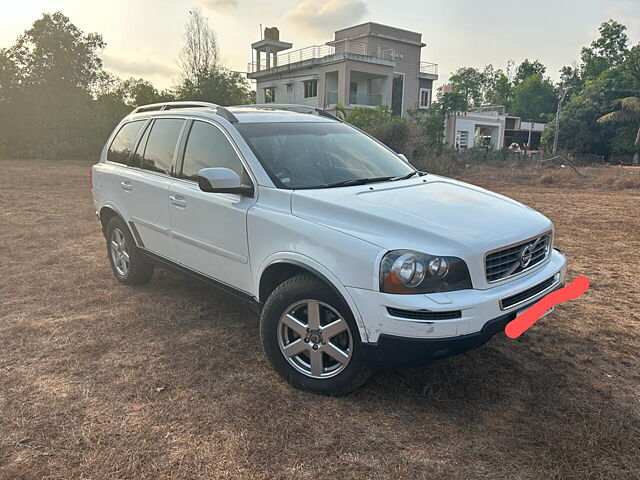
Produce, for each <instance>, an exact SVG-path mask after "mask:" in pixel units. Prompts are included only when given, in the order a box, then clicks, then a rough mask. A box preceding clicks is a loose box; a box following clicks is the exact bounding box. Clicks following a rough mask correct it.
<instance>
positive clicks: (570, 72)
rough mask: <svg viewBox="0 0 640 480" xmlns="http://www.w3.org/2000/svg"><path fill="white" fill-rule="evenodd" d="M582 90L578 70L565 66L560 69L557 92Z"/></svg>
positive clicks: (574, 67)
mask: <svg viewBox="0 0 640 480" xmlns="http://www.w3.org/2000/svg"><path fill="white" fill-rule="evenodd" d="M576 88H582V77H581V75H580V69H579V68H578V67H576V66H571V65H565V66H564V67H562V68H561V69H560V81H559V82H558V90H561V91H564V90H567V89H576Z"/></svg>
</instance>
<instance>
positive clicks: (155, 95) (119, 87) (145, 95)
mask: <svg viewBox="0 0 640 480" xmlns="http://www.w3.org/2000/svg"><path fill="white" fill-rule="evenodd" d="M114 90H115V91H114V93H115V94H116V96H117V98H118V99H119V100H120V101H121V102H122V103H124V104H125V105H127V106H130V107H132V108H133V107H137V106H139V105H148V104H150V103H158V102H168V101H171V100H173V96H172V95H171V94H170V93H169V92H159V91H158V89H157V88H156V87H154V86H153V84H152V83H151V82H149V81H148V80H144V79H142V78H128V79H126V80H117V81H116V87H115V89H114Z"/></svg>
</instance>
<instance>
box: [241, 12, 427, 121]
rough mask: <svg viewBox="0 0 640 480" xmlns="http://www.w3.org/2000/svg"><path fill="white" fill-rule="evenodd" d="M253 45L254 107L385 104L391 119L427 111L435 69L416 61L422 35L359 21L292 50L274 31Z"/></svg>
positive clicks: (250, 73)
mask: <svg viewBox="0 0 640 480" xmlns="http://www.w3.org/2000/svg"><path fill="white" fill-rule="evenodd" d="M264 33H265V35H264V39H262V40H260V41H259V42H255V43H253V44H252V45H251V46H252V48H253V50H255V61H253V62H252V63H250V64H249V66H248V74H247V76H248V77H249V78H250V79H252V80H255V81H256V83H257V85H256V103H297V104H304V105H309V106H313V107H319V108H323V109H325V110H328V111H335V109H336V106H337V105H342V106H344V107H345V108H346V109H347V110H351V109H353V108H355V107H375V106H377V105H387V106H389V107H391V109H392V110H393V112H394V113H395V114H396V115H402V116H404V115H405V114H406V113H407V112H408V111H409V110H417V109H421V108H428V107H429V105H430V104H431V97H432V92H433V81H434V80H437V79H438V66H437V65H436V64H434V63H429V62H423V61H421V60H420V58H421V51H422V47H424V46H425V44H424V43H422V35H421V34H420V33H416V32H410V31H408V30H402V29H400V28H395V27H389V26H386V25H380V24H378V23H372V22H368V23H363V24H362V25H357V26H355V27H349V28H345V29H342V30H338V31H336V32H335V36H334V40H332V41H330V42H327V43H326V44H324V45H313V46H310V47H306V48H303V49H300V50H291V48H292V46H293V45H292V44H291V43H288V42H283V41H280V38H279V32H278V29H277V28H266V29H265V32H264Z"/></svg>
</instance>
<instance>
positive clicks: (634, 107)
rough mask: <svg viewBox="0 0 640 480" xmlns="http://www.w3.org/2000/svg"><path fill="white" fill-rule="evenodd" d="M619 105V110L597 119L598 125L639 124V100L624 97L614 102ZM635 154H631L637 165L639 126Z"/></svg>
mask: <svg viewBox="0 0 640 480" xmlns="http://www.w3.org/2000/svg"><path fill="white" fill-rule="evenodd" d="M615 103H616V104H617V105H620V107H621V108H620V110H615V111H613V112H609V113H607V114H605V115H602V116H601V117H600V118H598V122H599V123H607V122H619V123H630V124H638V122H640V98H638V97H625V98H621V99H619V100H617V101H616V102H615ZM634 146H635V152H634V154H633V164H634V165H638V152H639V150H640V126H638V131H637V132H636V139H635V142H634Z"/></svg>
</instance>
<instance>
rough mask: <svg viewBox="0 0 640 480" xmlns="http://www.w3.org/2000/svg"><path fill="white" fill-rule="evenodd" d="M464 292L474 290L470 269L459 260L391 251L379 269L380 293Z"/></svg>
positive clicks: (409, 251) (410, 251)
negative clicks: (469, 289)
mask: <svg viewBox="0 0 640 480" xmlns="http://www.w3.org/2000/svg"><path fill="white" fill-rule="evenodd" d="M465 288H471V278H470V277H469V269H468V268H467V264H466V263H464V261H463V260H462V259H460V258H457V257H444V256H443V257H438V256H434V255H428V254H426V253H420V252H414V251H413V250H392V251H390V252H388V253H387V254H386V255H385V256H384V257H383V259H382V264H381V265H380V291H381V292H384V293H400V294H412V293H435V292H451V291H453V290H464V289H465Z"/></svg>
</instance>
